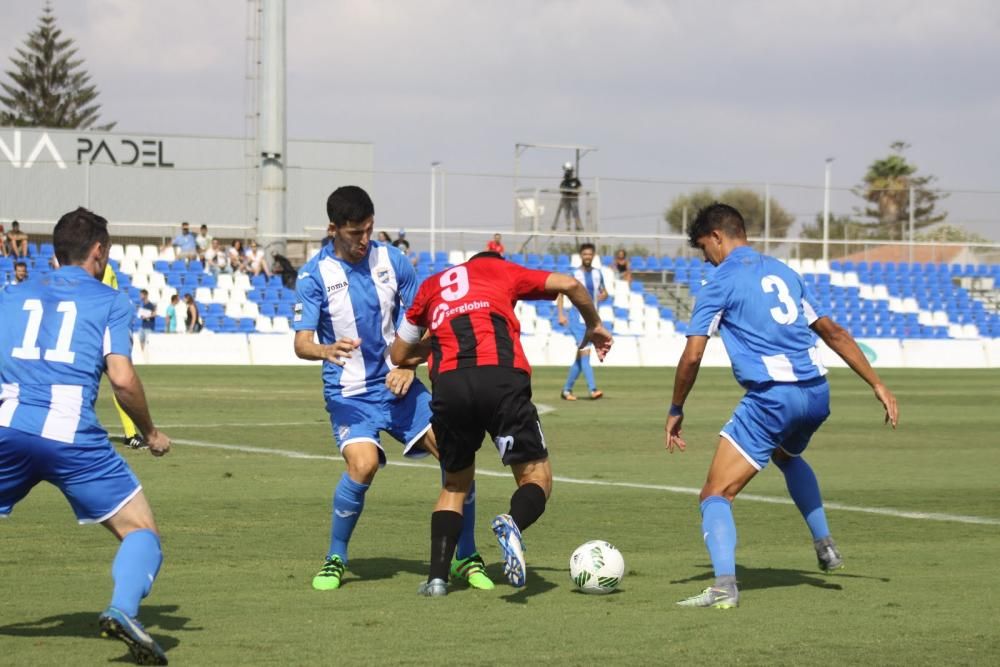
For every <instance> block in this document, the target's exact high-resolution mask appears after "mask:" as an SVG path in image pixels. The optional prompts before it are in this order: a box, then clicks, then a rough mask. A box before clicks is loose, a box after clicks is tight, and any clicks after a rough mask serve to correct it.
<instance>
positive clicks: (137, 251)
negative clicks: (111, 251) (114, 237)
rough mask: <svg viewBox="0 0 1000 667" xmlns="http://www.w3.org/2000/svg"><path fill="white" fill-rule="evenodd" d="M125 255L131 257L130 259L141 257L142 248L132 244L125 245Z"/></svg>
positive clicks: (135, 259)
mask: <svg viewBox="0 0 1000 667" xmlns="http://www.w3.org/2000/svg"><path fill="white" fill-rule="evenodd" d="M125 257H127V258H129V259H131V260H132V261H137V260H140V259H142V248H140V247H139V246H137V245H133V244H130V245H127V246H125Z"/></svg>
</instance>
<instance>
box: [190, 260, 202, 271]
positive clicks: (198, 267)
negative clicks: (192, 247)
mask: <svg viewBox="0 0 1000 667" xmlns="http://www.w3.org/2000/svg"><path fill="white" fill-rule="evenodd" d="M187 268H188V271H198V272H201V271H204V270H205V265H204V264H202V263H201V260H198V259H192V260H191V261H190V262H189V263H188V267H187Z"/></svg>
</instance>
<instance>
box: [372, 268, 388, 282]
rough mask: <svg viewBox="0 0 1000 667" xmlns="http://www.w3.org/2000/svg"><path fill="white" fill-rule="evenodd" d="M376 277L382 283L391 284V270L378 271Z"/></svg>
mask: <svg viewBox="0 0 1000 667" xmlns="http://www.w3.org/2000/svg"><path fill="white" fill-rule="evenodd" d="M375 277H376V278H378V281H379V282H380V283H387V282H389V269H378V270H377V271H376V273H375Z"/></svg>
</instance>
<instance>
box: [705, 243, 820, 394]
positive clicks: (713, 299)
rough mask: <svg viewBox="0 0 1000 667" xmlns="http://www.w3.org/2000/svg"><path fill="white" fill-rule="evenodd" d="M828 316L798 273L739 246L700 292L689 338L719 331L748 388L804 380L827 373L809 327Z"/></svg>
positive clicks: (740, 378) (737, 374)
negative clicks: (770, 383)
mask: <svg viewBox="0 0 1000 667" xmlns="http://www.w3.org/2000/svg"><path fill="white" fill-rule="evenodd" d="M826 315H827V312H826V310H825V309H823V308H822V307H821V306H820V305H819V303H818V302H817V301H816V299H815V297H813V296H812V294H810V292H809V290H808V289H807V288H806V285H805V284H804V283H803V282H802V277H801V276H800V275H799V274H798V273H796V272H795V271H794V270H792V269H790V268H789V267H788V266H787V265H786V264H784V263H783V262H781V261H779V260H777V259H774V258H773V257H768V256H767V255H762V254H760V253H758V252H757V251H755V250H754V249H753V248H751V247H749V246H740V247H738V248H736V249H735V250H733V251H732V252H731V253H729V256H727V257H726V259H725V260H723V261H722V263H721V264H719V266H718V268H717V269H716V270H715V272H714V273H713V275H712V277H711V278H710V279H709V280H708V282H707V283H706V284H705V285H704V286H703V287H702V288H701V291H699V292H698V297H697V300H696V301H695V305H694V313H692V315H691V324H690V325H689V326H688V329H687V335H688V336H711V335H712V334H713V333H715V332H716V331H719V332H720V333H721V334H722V341H723V343H725V345H726V352H727V353H728V354H729V359H730V362H731V363H732V366H733V374H734V375H735V376H736V381H737V382H739V383H740V384H741V385H743V386H744V387H747V388H750V387H753V386H756V385H760V384H762V383H768V382H799V381H803V380H811V379H815V378H818V377H822V376H823V375H826V368H825V367H824V366H823V364H822V363H821V362H820V359H819V351H818V349H817V348H816V334H815V333H813V331H812V329H810V328H809V325H810V324H812V323H813V322H815V321H816V320H817V319H819V318H820V317H824V316H826Z"/></svg>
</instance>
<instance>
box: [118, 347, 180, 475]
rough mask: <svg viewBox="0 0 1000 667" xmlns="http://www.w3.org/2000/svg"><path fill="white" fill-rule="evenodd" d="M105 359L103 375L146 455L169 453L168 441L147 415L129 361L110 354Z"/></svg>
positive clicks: (121, 356) (137, 377)
mask: <svg viewBox="0 0 1000 667" xmlns="http://www.w3.org/2000/svg"><path fill="white" fill-rule="evenodd" d="M106 359H107V370H106V373H107V376H108V380H110V382H111V389H112V390H113V391H114V392H115V398H117V399H118V404H119V405H120V406H121V407H122V409H123V410H124V411H125V414H127V415H128V416H129V417H130V418H131V419H132V421H133V422H134V423H135V426H136V428H138V429H139V432H140V433H142V437H143V438H145V439H146V442H147V444H148V445H149V453H150V454H152V455H153V456H163V455H164V454H166V453H167V452H169V451H170V438H168V437H167V435H166V434H165V433H162V432H160V431H159V430H158V429H157V428H156V426H155V425H154V424H153V418H152V417H151V416H150V415H149V405H148V404H147V403H146V393H145V391H144V390H143V388H142V381H141V380H140V379H139V375H138V374H137V373H136V372H135V367H134V366H133V365H132V360H131V359H129V358H128V357H126V356H124V355H121V354H109V355H108V356H107V358H106Z"/></svg>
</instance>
